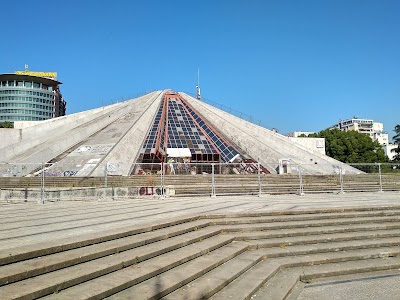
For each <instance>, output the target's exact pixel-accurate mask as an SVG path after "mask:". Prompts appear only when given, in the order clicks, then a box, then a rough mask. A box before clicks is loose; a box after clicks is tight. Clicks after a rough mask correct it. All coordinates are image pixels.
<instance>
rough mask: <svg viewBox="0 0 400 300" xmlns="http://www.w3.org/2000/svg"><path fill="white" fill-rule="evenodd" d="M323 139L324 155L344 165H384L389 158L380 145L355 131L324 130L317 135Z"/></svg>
mask: <svg viewBox="0 0 400 300" xmlns="http://www.w3.org/2000/svg"><path fill="white" fill-rule="evenodd" d="M318 137H321V138H325V148H326V155H328V156H330V157H332V158H334V159H337V160H339V161H341V162H344V163H384V162H388V161H389V158H388V157H387V156H386V155H385V152H384V151H383V149H382V147H381V145H380V144H379V143H378V142H377V141H373V140H372V139H371V138H370V137H369V136H368V135H366V134H363V133H359V132H357V131H340V130H338V129H333V130H330V129H326V130H322V131H320V132H319V133H318Z"/></svg>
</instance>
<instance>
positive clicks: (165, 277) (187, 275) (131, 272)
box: [57, 243, 260, 299]
mask: <svg viewBox="0 0 400 300" xmlns="http://www.w3.org/2000/svg"><path fill="white" fill-rule="evenodd" d="M246 247H247V245H246V244H243V243H232V244H229V245H227V246H225V247H223V248H219V249H216V250H214V251H211V252H209V253H207V254H205V255H203V256H201V257H197V258H194V259H193V260H190V261H188V262H186V263H183V264H181V265H178V266H176V267H175V268H171V269H167V270H166V271H165V272H163V273H161V272H160V273H159V274H157V275H156V276H153V277H151V278H149V279H147V280H144V281H140V280H137V278H138V275H140V274H141V273H145V272H149V271H151V270H152V269H154V268H155V269H163V266H164V265H166V264H168V263H169V262H168V261H167V260H166V259H167V258H168V257H165V256H164V257H160V258H159V259H157V264H156V263H155V262H151V261H146V262H143V263H141V264H138V265H136V266H135V267H134V268H127V269H124V270H121V271H119V272H114V273H113V274H108V275H105V276H102V277H101V278H98V279H95V280H92V281H90V282H86V283H83V284H81V285H79V286H75V287H71V288H70V289H67V290H65V291H61V292H60V293H59V294H58V295H57V299H87V298H103V297H107V296H109V299H159V298H160V297H162V296H164V295H166V294H168V293H170V292H172V291H174V290H175V289H177V288H179V287H181V286H183V285H185V284H186V283H188V282H190V281H192V280H194V279H196V278H199V277H201V276H202V275H204V274H205V273H207V272H209V271H210V270H213V269H214V268H216V267H218V266H221V265H222V264H224V263H226V262H229V261H230V260H233V259H234V260H235V261H236V262H237V261H245V262H246V264H247V263H253V261H254V257H253V256H252V255H250V254H249V253H248V252H244V251H245V249H246ZM258 257H260V255H259V256H258ZM137 268H139V269H140V270H137ZM129 286H132V287H129ZM110 290H112V291H114V292H115V291H118V290H119V291H121V292H119V293H116V294H114V295H112V294H111V293H110ZM82 295H84V296H83V297H82Z"/></svg>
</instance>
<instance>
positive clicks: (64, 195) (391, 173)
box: [0, 162, 400, 203]
mask: <svg viewBox="0 0 400 300" xmlns="http://www.w3.org/2000/svg"><path fill="white" fill-rule="evenodd" d="M269 165H274V164H272V163H271V164H269ZM275 165H276V166H277V168H276V170H277V171H278V173H281V174H270V173H269V172H268V171H267V169H265V168H264V167H263V166H262V165H261V164H260V163H258V162H252V163H223V164H220V163H185V162H182V163H176V162H170V163H155V164H135V165H133V166H132V168H131V172H130V173H131V175H130V176H121V175H120V174H119V170H118V166H117V164H105V167H104V173H103V175H102V176H100V177H99V176H98V177H91V176H90V174H91V171H92V170H93V169H94V168H96V167H97V164H94V165H93V166H90V164H85V166H84V167H83V166H80V165H76V164H72V163H71V164H68V163H66V164H60V163H37V164H10V163H9V164H4V163H3V164H0V201H7V202H13V201H36V202H38V203H44V202H46V201H61V200H93V199H96V200H111V199H113V200H117V199H129V198H165V197H184V196H210V197H217V196H220V195H257V196H261V195H265V194H271V195H272V194H298V195H304V194H309V193H348V192H385V191H400V164H394V163H393V164H351V167H353V168H354V169H353V170H354V171H353V170H352V171H351V172H349V171H348V168H345V167H344V166H345V165H329V166H325V168H323V169H324V170H331V171H330V172H324V173H323V174H322V173H320V174H313V173H311V172H308V171H307V170H309V169H310V168H309V167H311V164H310V165H307V164H302V165H298V164H293V163H292V164H290V165H287V166H285V167H284V168H279V165H278V164H275ZM347 167H348V166H347ZM346 170H347V171H346Z"/></svg>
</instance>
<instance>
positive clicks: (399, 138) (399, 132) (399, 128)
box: [392, 124, 400, 161]
mask: <svg viewBox="0 0 400 300" xmlns="http://www.w3.org/2000/svg"><path fill="white" fill-rule="evenodd" d="M394 132H395V133H396V134H395V136H394V137H393V143H394V144H396V145H397V148H395V149H393V150H392V151H393V152H395V153H396V154H395V155H394V157H393V160H394V161H400V124H398V125H396V126H395V127H394Z"/></svg>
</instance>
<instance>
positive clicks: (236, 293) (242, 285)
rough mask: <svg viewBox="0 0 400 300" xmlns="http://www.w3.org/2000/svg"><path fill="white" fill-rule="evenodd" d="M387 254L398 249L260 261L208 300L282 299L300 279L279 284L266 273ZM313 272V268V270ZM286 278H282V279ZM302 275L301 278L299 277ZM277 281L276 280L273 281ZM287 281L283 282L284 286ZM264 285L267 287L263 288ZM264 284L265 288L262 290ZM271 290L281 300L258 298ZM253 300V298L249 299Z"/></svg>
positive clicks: (398, 252) (399, 251) (355, 251)
mask: <svg viewBox="0 0 400 300" xmlns="http://www.w3.org/2000/svg"><path fill="white" fill-rule="evenodd" d="M388 253H390V255H392V256H394V255H400V247H391V248H390V249H388V248H387V247H383V248H373V249H363V250H361V251H360V250H358V249H357V250H350V251H343V252H342V251H340V252H330V253H317V254H310V255H304V256H296V257H293V256H290V257H282V258H275V259H268V258H267V259H264V260H262V261H260V262H259V263H258V264H257V265H255V266H254V267H252V268H251V269H249V270H248V271H247V272H246V273H244V274H243V275H242V276H240V277H238V278H237V279H236V280H234V281H233V282H231V283H230V284H229V285H227V286H226V287H225V288H224V289H222V290H221V291H220V292H219V293H217V294H216V295H215V296H213V297H212V298H211V299H212V300H217V299H232V300H235V299H238V300H239V299H283V297H284V296H285V295H287V294H288V293H289V292H290V290H291V289H292V288H293V285H294V284H296V282H298V280H299V279H300V275H299V274H297V273H295V272H293V273H295V275H296V276H295V277H291V275H290V274H292V273H291V272H289V275H288V277H287V278H285V279H284V280H281V279H282V278H281V277H282V276H280V275H279V274H278V273H277V274H276V277H275V276H274V280H271V281H269V280H270V279H271V278H272V276H273V275H275V273H272V274H270V272H268V271H267V270H269V269H271V268H277V267H276V266H278V268H277V270H276V271H278V270H286V269H287V270H293V269H296V268H297V269H298V268H299V267H301V268H305V267H308V266H310V265H312V266H318V267H320V266H322V265H324V264H337V263H341V262H346V261H363V260H365V259H374V258H382V257H384V256H387V255H388ZM316 268H317V267H316ZM286 275H287V274H285V276H286ZM301 275H304V274H301ZM277 278H280V279H277ZM286 280H287V282H286ZM267 282H268V284H266V283H267ZM264 284H265V286H264ZM271 285H272V286H274V287H273V288H272V289H270V291H271V292H272V291H273V292H274V293H275V295H274V296H275V297H278V295H277V292H278V291H281V292H282V293H283V295H282V296H281V297H282V298H273V297H272V295H268V297H270V298H268V297H267V295H264V296H265V298H261V297H259V292H258V290H259V289H260V288H261V287H262V286H264V289H265V287H267V286H271ZM285 285H286V288H284V286H285ZM251 297H253V298H251Z"/></svg>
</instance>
